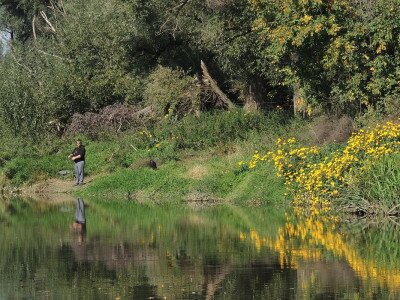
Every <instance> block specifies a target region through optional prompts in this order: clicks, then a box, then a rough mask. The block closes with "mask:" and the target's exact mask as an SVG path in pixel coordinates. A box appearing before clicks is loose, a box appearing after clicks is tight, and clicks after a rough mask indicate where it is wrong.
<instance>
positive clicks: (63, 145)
mask: <svg viewBox="0 0 400 300" xmlns="http://www.w3.org/2000/svg"><path fill="white" fill-rule="evenodd" d="M212 117H213V118H211V117H210V116H206V117H204V119H203V120H202V119H201V118H200V119H198V120H197V119H193V121H195V122H197V124H193V122H186V123H176V124H169V125H168V126H166V127H164V128H162V129H161V130H160V129H158V131H157V130H153V131H150V130H143V131H139V132H126V133H124V134H121V135H118V136H114V137H110V136H109V137H106V138H103V139H97V140H90V139H88V138H86V139H84V143H85V145H86V150H87V160H86V169H85V170H86V175H87V183H88V184H86V185H84V186H81V187H75V186H73V172H72V170H71V169H72V165H71V162H70V161H68V160H67V159H66V157H67V155H68V153H69V151H68V150H70V149H69V145H71V144H73V138H70V139H65V138H64V139H57V140H54V139H53V140H51V141H44V143H43V145H40V146H37V145H36V149H33V148H32V147H31V148H29V147H26V148H22V150H20V151H21V152H15V153H14V155H11V157H12V158H10V159H9V160H7V161H6V162H5V163H3V165H2V167H1V172H2V174H3V177H2V178H3V186H16V187H18V188H17V191H18V190H20V191H21V193H28V194H29V193H31V194H65V195H72V196H73V197H76V196H80V197H85V198H88V197H90V198H107V199H111V200H112V199H119V200H123V199H125V200H130V201H135V202H137V203H145V204H150V205H160V204H178V203H189V204H191V205H202V204H204V203H233V204H240V205H246V206H257V207H259V206H267V205H269V204H271V203H275V204H282V205H287V203H288V202H289V201H291V203H292V204H294V205H295V206H297V207H298V208H300V209H303V208H305V210H306V211H309V212H311V213H312V214H313V213H317V214H319V213H328V211H329V210H330V209H331V208H335V209H341V210H346V211H348V212H352V213H357V214H363V215H365V214H375V213H376V212H377V211H379V212H380V213H382V214H383V215H394V216H396V215H398V208H399V202H398V199H399V197H398V195H399V194H400V190H399V188H398V187H399V186H400V163H399V161H400V160H399V159H398V156H399V147H400V146H399V145H400V144H399V142H398V139H399V135H400V133H399V132H400V129H399V125H398V123H396V122H389V123H384V124H382V125H378V126H376V127H372V128H369V129H367V128H365V129H362V130H359V131H357V132H355V133H354V134H353V135H352V137H351V138H350V139H346V141H344V142H342V143H338V142H336V141H335V140H333V141H332V140H331V141H327V140H324V142H323V143H321V142H320V141H319V142H318V140H316V139H315V136H313V133H314V134H315V131H316V127H315V123H314V124H313V123H312V122H310V121H304V120H298V119H290V120H289V121H288V120H286V119H284V118H280V117H279V116H277V115H273V116H269V117H265V118H261V117H260V116H256V118H258V123H254V122H253V121H252V123H246V122H247V121H246V118H249V119H254V115H251V116H247V115H244V114H242V113H241V112H233V113H229V112H225V113H222V115H212ZM204 122H205V123H206V124H205V125H204ZM228 124H229V125H230V126H231V127H233V128H234V129H235V130H232V128H230V129H229V130H226V131H223V129H224V128H226V126H227V125H228ZM198 126H203V130H199V128H198ZM216 128H220V130H216ZM317 129H319V130H321V128H317ZM334 130H335V129H331V131H334ZM167 133H168V134H167ZM335 133H336V132H335ZM254 151H256V152H254ZM150 160H153V161H154V162H155V163H156V168H154V166H150V164H149V162H150ZM386 175H390V176H386ZM293 199H294V200H295V201H292V200H293Z"/></svg>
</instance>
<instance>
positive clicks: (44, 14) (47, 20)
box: [40, 10, 56, 33]
mask: <svg viewBox="0 0 400 300" xmlns="http://www.w3.org/2000/svg"><path fill="white" fill-rule="evenodd" d="M40 15H41V16H42V18H43V20H44V21H45V22H46V24H47V26H49V28H50V30H51V31H52V32H53V33H55V32H56V29H55V28H54V26H53V24H51V22H50V20H49V18H47V15H46V13H45V12H44V11H43V10H42V11H41V12H40Z"/></svg>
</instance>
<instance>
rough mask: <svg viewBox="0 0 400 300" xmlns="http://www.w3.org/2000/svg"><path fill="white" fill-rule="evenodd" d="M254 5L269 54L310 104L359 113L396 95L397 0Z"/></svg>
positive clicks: (263, 1) (259, 0) (261, 0)
mask: <svg viewBox="0 0 400 300" xmlns="http://www.w3.org/2000/svg"><path fill="white" fill-rule="evenodd" d="M251 5H252V7H253V9H254V11H255V13H256V14H257V19H256V21H255V22H254V30H256V31H257V32H258V34H259V42H260V43H261V45H263V46H264V55H265V57H267V58H269V59H270V61H272V62H274V68H276V70H277V71H278V73H279V74H282V75H283V78H284V79H285V80H284V82H283V83H284V84H287V85H289V86H295V85H297V86H298V88H299V89H300V91H301V93H302V95H303V97H304V99H303V100H304V101H305V102H306V104H310V105H311V106H313V107H318V106H322V107H325V108H326V109H330V110H334V111H340V112H347V113H348V114H352V115H355V114H357V113H360V114H361V113H363V112H364V110H365V109H366V108H368V107H375V106H376V105H377V104H378V103H379V102H380V101H382V100H383V99H384V98H386V97H392V96H393V95H398V76H399V66H400V61H399V60H398V59H397V57H398V54H397V51H398V50H397V49H398V40H399V39H398V34H399V30H398V26H399V24H400V23H399V20H398V18H399V5H398V1H396V0H391V1H383V0H379V1H314V0H310V1H291V0H283V1H269V0H255V1H251ZM397 98H398V97H397ZM397 101H398V100H397Z"/></svg>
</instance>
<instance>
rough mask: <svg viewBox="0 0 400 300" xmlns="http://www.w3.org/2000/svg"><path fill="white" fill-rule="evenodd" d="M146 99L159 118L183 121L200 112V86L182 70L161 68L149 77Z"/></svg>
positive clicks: (145, 93)
mask: <svg viewBox="0 0 400 300" xmlns="http://www.w3.org/2000/svg"><path fill="white" fill-rule="evenodd" d="M148 81H149V82H148V83H147V85H146V89H145V91H144V99H145V102H146V104H147V105H149V106H151V107H152V109H153V110H154V111H155V114H156V116H157V117H158V118H163V117H164V118H169V119H172V120H177V119H181V118H182V117H184V116H185V115H190V114H196V113H199V111H200V86H199V83H198V82H197V80H196V78H194V77H191V76H188V75H187V74H185V73H184V72H183V71H182V70H172V69H170V68H166V67H162V66H159V67H158V68H157V69H156V70H155V71H154V72H153V73H151V74H150V75H149V78H148Z"/></svg>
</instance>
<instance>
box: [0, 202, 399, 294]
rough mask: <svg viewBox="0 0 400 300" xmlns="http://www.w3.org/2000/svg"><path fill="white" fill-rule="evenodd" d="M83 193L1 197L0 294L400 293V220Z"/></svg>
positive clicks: (279, 208) (280, 208)
mask: <svg viewBox="0 0 400 300" xmlns="http://www.w3.org/2000/svg"><path fill="white" fill-rule="evenodd" d="M55 200H56V199H55ZM83 203H84V214H83V215H82V212H80V213H78V215H79V216H76V215H77V203H76V202H75V201H71V202H60V201H50V202H49V201H46V202H44V201H34V200H27V199H7V200H0V236H1V239H0V299H32V298H35V299H42V298H46V299H400V244H399V240H400V239H399V238H400V233H399V231H400V230H399V228H400V226H399V225H398V221H399V220H395V219H390V220H385V221H380V222H374V221H372V220H356V221H355V220H349V221H347V222H342V223H334V222H332V221H330V220H326V219H325V220H324V219H323V218H320V219H315V218H314V219H311V218H306V217H294V216H292V215H291V214H290V213H289V212H287V211H285V210H284V207H268V208H260V207H252V208H243V207H238V206H233V205H219V206H213V207H201V206H200V207H197V208H188V207H187V206H182V207H177V206H174V207H164V206H161V207H157V206H145V205H139V204H136V203H134V202H129V201H117V200H115V201H109V200H99V199H96V200H88V199H83ZM77 217H78V219H79V218H80V219H82V217H83V218H84V219H85V227H86V229H85V230H83V229H84V228H83V227H82V225H76V224H75V223H74V221H75V220H76V218H77Z"/></svg>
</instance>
